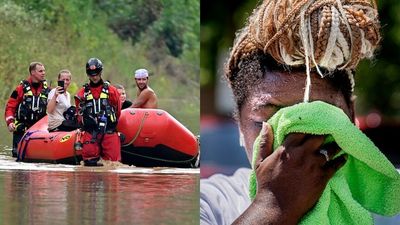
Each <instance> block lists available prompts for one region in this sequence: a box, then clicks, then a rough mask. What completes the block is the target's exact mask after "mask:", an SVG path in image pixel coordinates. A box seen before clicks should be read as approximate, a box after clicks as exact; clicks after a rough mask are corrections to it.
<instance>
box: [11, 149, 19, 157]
mask: <svg viewBox="0 0 400 225" xmlns="http://www.w3.org/2000/svg"><path fill="white" fill-rule="evenodd" d="M11 153H12V157H13V158H17V156H18V154H17V150H16V149H13V150H11Z"/></svg>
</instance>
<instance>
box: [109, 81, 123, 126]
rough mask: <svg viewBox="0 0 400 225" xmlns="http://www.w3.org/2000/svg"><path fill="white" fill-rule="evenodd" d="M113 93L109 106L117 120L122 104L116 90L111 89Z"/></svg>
mask: <svg viewBox="0 0 400 225" xmlns="http://www.w3.org/2000/svg"><path fill="white" fill-rule="evenodd" d="M113 92H114V95H113V96H110V97H111V98H112V99H110V100H111V104H112V105H113V107H114V108H115V114H116V116H117V119H118V118H119V116H120V115H121V108H122V102H121V98H120V94H119V92H118V91H117V89H116V88H113Z"/></svg>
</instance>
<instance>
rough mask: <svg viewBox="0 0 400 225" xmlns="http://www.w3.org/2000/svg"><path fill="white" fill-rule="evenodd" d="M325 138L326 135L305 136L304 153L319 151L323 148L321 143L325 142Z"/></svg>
mask: <svg viewBox="0 0 400 225" xmlns="http://www.w3.org/2000/svg"><path fill="white" fill-rule="evenodd" d="M324 140H325V136H322V135H309V134H308V135H307V136H306V137H305V138H304V143H303V144H302V147H303V148H302V149H303V151H304V153H306V154H311V153H314V152H318V150H319V149H320V148H321V145H322V144H323V143H324Z"/></svg>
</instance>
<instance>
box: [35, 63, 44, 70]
mask: <svg viewBox="0 0 400 225" xmlns="http://www.w3.org/2000/svg"><path fill="white" fill-rule="evenodd" d="M35 70H36V71H40V70H44V66H43V65H40V64H37V65H36V66H35Z"/></svg>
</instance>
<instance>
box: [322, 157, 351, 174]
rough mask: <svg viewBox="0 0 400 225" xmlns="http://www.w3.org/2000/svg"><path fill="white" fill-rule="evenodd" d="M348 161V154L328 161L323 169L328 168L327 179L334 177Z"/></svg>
mask: <svg viewBox="0 0 400 225" xmlns="http://www.w3.org/2000/svg"><path fill="white" fill-rule="evenodd" d="M346 161H347V154H343V155H341V156H339V157H337V158H335V159H333V160H331V161H329V162H327V163H326V164H325V165H324V166H323V169H324V170H326V172H327V174H326V177H327V179H330V178H331V177H333V175H334V174H335V173H336V171H338V170H339V169H340V168H341V167H342V166H343V165H344V164H345V163H346Z"/></svg>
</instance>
